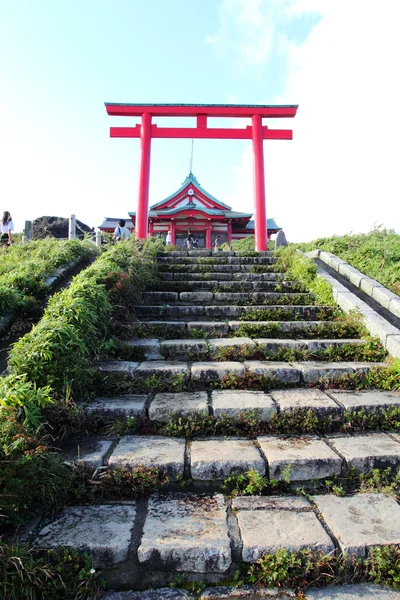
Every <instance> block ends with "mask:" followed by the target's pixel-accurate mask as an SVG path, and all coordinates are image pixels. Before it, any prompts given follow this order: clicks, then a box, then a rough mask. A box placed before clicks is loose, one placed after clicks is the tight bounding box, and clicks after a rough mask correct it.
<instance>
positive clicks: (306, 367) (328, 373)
mask: <svg viewBox="0 0 400 600" xmlns="http://www.w3.org/2000/svg"><path fill="white" fill-rule="evenodd" d="M291 364H292V365H293V367H294V368H295V369H297V370H298V371H300V373H301V379H302V380H303V381H304V382H305V383H311V382H314V381H319V380H320V379H326V378H329V379H338V378H340V377H342V376H343V375H346V374H351V373H353V372H354V371H353V369H352V367H350V366H349V365H348V363H341V362H333V363H329V362H313V361H310V362H292V363H291Z"/></svg>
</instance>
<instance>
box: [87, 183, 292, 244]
mask: <svg viewBox="0 0 400 600" xmlns="http://www.w3.org/2000/svg"><path fill="white" fill-rule="evenodd" d="M128 214H129V217H130V219H131V222H129V221H128V220H127V219H126V227H128V228H129V229H130V230H131V231H134V229H135V224H136V223H135V222H136V213H134V212H130V213H128ZM251 217H252V214H251V213H242V212H236V211H233V210H232V209H231V207H230V206H228V205H227V204H224V203H223V202H221V201H220V200H217V198H214V196H212V195H211V194H209V193H208V192H207V191H206V190H205V189H204V188H202V187H201V185H200V184H199V182H198V181H197V179H196V177H195V176H194V175H193V173H190V174H189V175H188V176H187V177H186V179H185V181H184V182H183V184H182V186H181V187H180V188H179V189H178V190H177V191H176V192H174V193H173V194H171V196H168V198H165V199H164V200H161V202H157V204H153V206H150V210H149V221H148V233H149V235H151V236H157V235H158V234H161V235H162V236H163V237H164V238H165V236H166V235H167V232H168V231H171V241H172V244H174V245H176V246H184V245H185V240H186V238H187V235H188V231H190V232H191V233H192V236H193V237H195V238H197V240H198V242H199V248H212V245H213V244H214V240H215V238H216V237H217V235H218V236H219V239H220V243H221V244H222V243H224V242H227V241H234V240H239V239H241V238H245V237H248V236H250V235H254V221H253V220H252V218H251ZM118 221H119V219H115V218H105V219H104V221H103V223H102V224H101V225H100V227H99V229H100V230H101V231H106V232H109V233H113V232H114V229H115V227H116V226H117V225H118ZM280 229H281V228H280V227H278V225H277V224H276V223H275V221H274V219H268V220H267V231H268V238H270V237H271V234H275V233H278V231H279V230H280Z"/></svg>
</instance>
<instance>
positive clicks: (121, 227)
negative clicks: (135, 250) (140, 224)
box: [113, 219, 131, 242]
mask: <svg viewBox="0 0 400 600" xmlns="http://www.w3.org/2000/svg"><path fill="white" fill-rule="evenodd" d="M129 237H131V232H130V231H129V229H128V228H127V227H125V219H120V220H119V221H118V226H117V227H116V228H115V229H114V235H113V240H114V241H115V242H119V241H120V240H127V239H128V238H129Z"/></svg>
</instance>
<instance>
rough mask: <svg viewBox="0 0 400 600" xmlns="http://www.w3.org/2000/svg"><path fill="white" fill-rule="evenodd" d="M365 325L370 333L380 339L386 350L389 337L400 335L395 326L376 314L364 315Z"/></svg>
mask: <svg viewBox="0 0 400 600" xmlns="http://www.w3.org/2000/svg"><path fill="white" fill-rule="evenodd" d="M363 321H364V325H365V326H366V328H367V329H368V331H369V333H370V334H371V335H372V336H374V337H377V338H379V339H380V341H381V343H382V344H383V346H384V348H386V340H387V336H388V335H399V330H398V329H397V327H395V326H394V325H391V323H389V322H388V321H386V319H384V318H383V317H381V315H378V313H375V312H371V311H370V312H368V313H363Z"/></svg>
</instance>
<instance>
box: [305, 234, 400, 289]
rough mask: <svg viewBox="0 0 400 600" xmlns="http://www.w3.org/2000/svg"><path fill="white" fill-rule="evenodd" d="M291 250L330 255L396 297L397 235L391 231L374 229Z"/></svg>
mask: <svg viewBox="0 0 400 600" xmlns="http://www.w3.org/2000/svg"><path fill="white" fill-rule="evenodd" d="M295 247H297V248H300V249H301V250H302V251H303V252H308V251H310V250H316V249H320V250H325V251H326V252H332V253H333V254H336V256H339V257H340V258H342V259H343V260H346V261H347V262H348V263H350V264H351V265H352V266H353V267H355V268H356V269H359V270H360V271H361V272H362V273H364V274H365V275H368V276H369V277H373V278H374V279H377V280H378V281H379V282H380V283H382V284H383V285H385V286H386V287H388V288H389V289H391V290H392V291H393V292H394V293H395V294H400V235H399V234H397V233H395V232H394V231H391V230H388V229H384V228H382V227H377V228H375V229H373V230H372V231H370V232H369V233H367V234H364V233H361V234H357V235H353V234H347V235H343V236H341V237H338V236H333V237H330V238H319V239H317V240H314V241H312V242H308V243H307V244H296V246H295Z"/></svg>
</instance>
